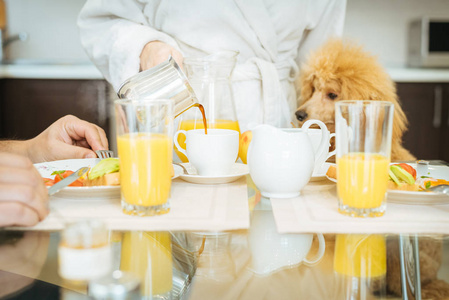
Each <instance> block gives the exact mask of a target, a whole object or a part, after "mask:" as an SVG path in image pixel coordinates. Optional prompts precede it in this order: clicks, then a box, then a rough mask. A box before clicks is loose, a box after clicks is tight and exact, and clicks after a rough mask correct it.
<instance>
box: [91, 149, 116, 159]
mask: <svg viewBox="0 0 449 300" xmlns="http://www.w3.org/2000/svg"><path fill="white" fill-rule="evenodd" d="M95 153H97V156H98V157H99V158H101V159H105V158H109V157H112V156H113V155H114V152H112V151H111V150H97V151H95Z"/></svg>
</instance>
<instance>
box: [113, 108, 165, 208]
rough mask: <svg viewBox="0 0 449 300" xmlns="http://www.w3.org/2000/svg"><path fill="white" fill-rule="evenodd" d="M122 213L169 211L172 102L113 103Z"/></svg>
mask: <svg viewBox="0 0 449 300" xmlns="http://www.w3.org/2000/svg"><path fill="white" fill-rule="evenodd" d="M115 115H116V124H117V148H118V156H119V159H120V182H121V183H120V184H121V198H122V201H121V202H122V210H123V212H124V213H126V214H129V215H138V216H153V215H160V214H165V213H168V212H169V211H170V203H169V197H170V188H171V173H172V148H173V141H172V137H173V102H172V101H171V100H167V99H136V100H117V101H115Z"/></svg>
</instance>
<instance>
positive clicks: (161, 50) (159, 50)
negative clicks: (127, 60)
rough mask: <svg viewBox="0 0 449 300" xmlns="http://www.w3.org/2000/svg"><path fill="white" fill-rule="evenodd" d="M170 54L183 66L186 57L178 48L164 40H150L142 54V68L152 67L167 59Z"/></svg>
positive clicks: (143, 69) (142, 69)
mask: <svg viewBox="0 0 449 300" xmlns="http://www.w3.org/2000/svg"><path fill="white" fill-rule="evenodd" d="M170 55H171V56H172V57H173V58H174V59H175V61H176V63H177V64H178V65H179V66H181V68H182V63H183V60H184V57H183V56H182V54H181V53H180V52H179V51H178V50H176V49H175V48H173V47H172V46H170V45H167V44H165V43H163V42H159V41H154V42H149V43H148V44H146V45H145V47H144V48H143V50H142V53H141V54H140V70H141V71H145V70H147V69H149V68H152V67H154V66H156V65H158V64H160V63H162V62H164V61H166V60H167V59H168V57H169V56H170Z"/></svg>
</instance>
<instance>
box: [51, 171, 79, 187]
mask: <svg viewBox="0 0 449 300" xmlns="http://www.w3.org/2000/svg"><path fill="white" fill-rule="evenodd" d="M72 174H73V171H65V172H63V173H61V174H56V175H55V179H54V183H57V182H59V181H61V180H63V179H64V178H66V177H68V176H70V175H72ZM69 186H83V179H81V178H78V179H77V180H75V181H74V182H72V183H71V184H69Z"/></svg>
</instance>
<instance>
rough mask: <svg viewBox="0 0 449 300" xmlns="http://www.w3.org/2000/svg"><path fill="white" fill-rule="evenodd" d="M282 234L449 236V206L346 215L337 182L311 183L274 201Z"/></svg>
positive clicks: (392, 205)
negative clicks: (339, 202) (292, 195)
mask: <svg viewBox="0 0 449 300" xmlns="http://www.w3.org/2000/svg"><path fill="white" fill-rule="evenodd" d="M271 204H272V209H273V214H274V218H275V221H276V226H277V229H278V231H279V232H280V233H306V232H309V233H310V232H316V233H449V205H407V204H396V203H388V202H387V209H386V212H385V214H384V215H383V216H382V217H377V218H354V217H349V216H345V215H342V214H340V213H339V212H338V208H337V190H336V185H335V184H334V183H329V182H328V181H323V182H319V183H315V184H312V183H309V184H308V185H307V186H306V187H305V188H304V189H303V191H302V192H301V195H300V196H298V197H295V198H291V199H271Z"/></svg>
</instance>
